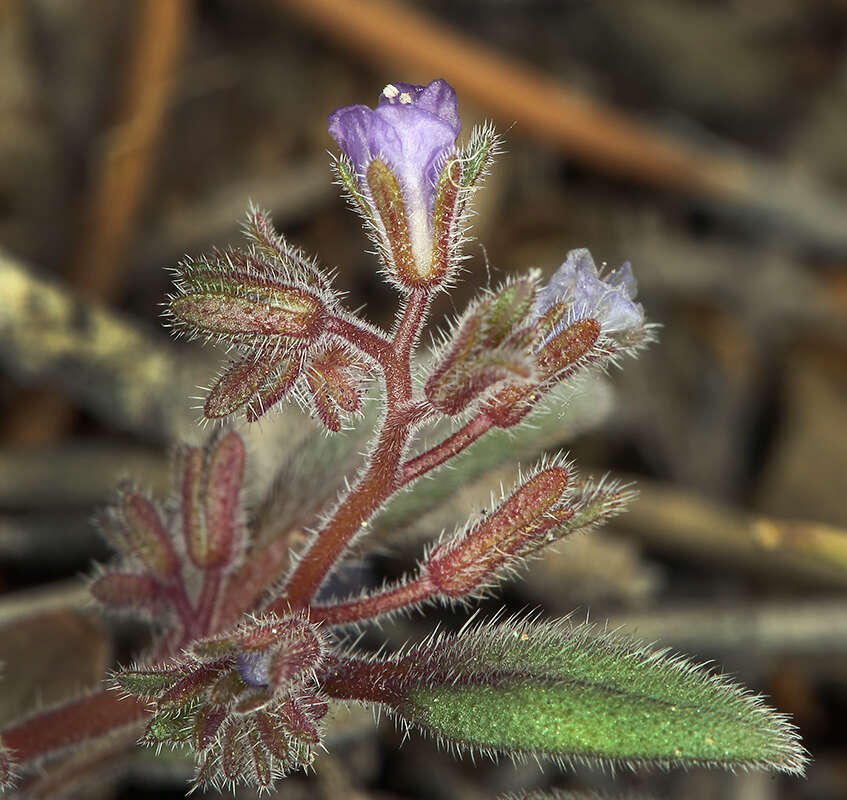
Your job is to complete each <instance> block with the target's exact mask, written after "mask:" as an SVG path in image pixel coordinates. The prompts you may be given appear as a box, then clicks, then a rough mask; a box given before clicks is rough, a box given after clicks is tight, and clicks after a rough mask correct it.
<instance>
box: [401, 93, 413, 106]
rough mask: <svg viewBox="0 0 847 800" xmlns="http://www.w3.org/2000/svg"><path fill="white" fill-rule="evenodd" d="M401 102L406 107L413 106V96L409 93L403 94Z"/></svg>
mask: <svg viewBox="0 0 847 800" xmlns="http://www.w3.org/2000/svg"><path fill="white" fill-rule="evenodd" d="M400 102H401V103H402V104H403V105H404V106H408V105H411V103H412V95H411V94H409V92H403V94H401V95H400Z"/></svg>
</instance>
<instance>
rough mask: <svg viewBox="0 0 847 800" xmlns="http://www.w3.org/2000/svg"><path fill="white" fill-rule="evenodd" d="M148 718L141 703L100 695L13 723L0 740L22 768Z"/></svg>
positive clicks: (146, 711) (136, 700) (126, 698)
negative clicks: (31, 762)
mask: <svg viewBox="0 0 847 800" xmlns="http://www.w3.org/2000/svg"><path fill="white" fill-rule="evenodd" d="M148 714H149V711H148V710H147V706H146V705H145V703H144V702H143V701H142V700H138V699H137V698H135V697H121V696H119V695H118V694H116V693H115V692H108V691H101V692H98V693H97V694H91V695H87V696H85V697H81V698H79V699H77V700H73V701H71V702H69V703H65V704H64V705H62V706H59V707H58V708H53V709H49V710H47V711H42V712H41V713H39V714H36V715H34V716H32V717H29V718H28V719H25V720H23V721H21V722H17V723H15V724H14V725H12V726H11V727H9V728H6V729H5V730H4V731H3V732H2V739H3V743H4V744H5V745H6V746H7V747H8V748H9V749H10V750H12V751H13V754H14V758H15V761H17V762H18V763H19V764H26V763H27V762H29V761H32V760H33V759H37V758H42V757H44V756H47V755H51V754H52V753H55V752H57V751H60V750H63V749H65V748H68V747H71V746H72V745H79V744H80V743H82V742H84V741H86V740H87V739H93V738H95V737H98V736H103V735H105V734H107V733H110V732H112V731H114V730H115V729H116V728H122V727H124V726H127V725H132V724H133V723H135V722H138V721H139V720H141V719H143V718H144V717H145V716H146V715H148Z"/></svg>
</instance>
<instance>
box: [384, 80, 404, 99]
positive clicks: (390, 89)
mask: <svg viewBox="0 0 847 800" xmlns="http://www.w3.org/2000/svg"><path fill="white" fill-rule="evenodd" d="M382 93H383V94H384V95H385V96H386V97H387V98H388V99H389V100H393V99H394V98H395V97H397V95H398V94H400V90H399V89H398V88H397V87H396V86H395V85H394V84H393V83H389V84H388V86H386V87H385V88H384V89H383V90H382Z"/></svg>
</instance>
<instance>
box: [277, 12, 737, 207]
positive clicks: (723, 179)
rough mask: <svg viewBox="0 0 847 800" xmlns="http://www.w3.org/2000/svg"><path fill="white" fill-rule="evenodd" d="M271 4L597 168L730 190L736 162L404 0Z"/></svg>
mask: <svg viewBox="0 0 847 800" xmlns="http://www.w3.org/2000/svg"><path fill="white" fill-rule="evenodd" d="M274 1H275V2H276V4H277V5H279V6H281V7H283V8H285V9H286V10H288V11H291V12H292V13H293V14H295V15H296V16H298V17H299V18H300V19H302V20H303V21H304V22H305V23H306V24H307V25H309V26H310V27H313V28H317V29H319V30H320V31H321V32H322V33H323V34H324V35H326V36H327V37H329V38H332V39H335V40H336V41H338V42H339V43H341V44H342V45H343V46H344V47H347V48H349V49H352V50H354V51H355V52H356V53H358V54H360V55H361V56H363V57H365V58H367V59H368V60H370V61H375V62H377V63H378V64H379V65H380V66H384V65H385V64H386V63H389V64H391V65H396V66H398V67H402V68H403V70H404V71H406V72H408V71H410V70H411V71H413V72H419V73H422V74H426V75H431V76H433V77H437V76H441V77H444V78H446V79H447V80H448V81H449V82H450V83H451V84H452V85H453V86H454V87H455V88H456V90H457V91H458V92H459V93H460V95H462V96H466V97H470V98H473V99H474V100H475V101H476V102H477V103H479V104H480V105H483V106H484V107H485V108H486V110H490V111H491V112H492V113H493V114H494V115H496V116H497V117H499V118H500V119H501V120H502V121H503V122H504V123H505V124H511V123H512V122H516V123H517V124H518V125H519V126H520V129H521V130H525V131H528V132H530V133H533V134H535V135H537V136H539V137H540V138H542V139H544V140H545V141H548V142H551V143H553V144H555V145H557V146H560V147H563V148H564V149H565V150H566V151H567V152H569V153H571V154H573V155H574V156H575V157H576V158H579V159H580V160H583V161H585V162H587V163H589V164H591V165H592V166H594V167H596V168H598V169H600V170H602V171H603V172H607V173H608V172H612V173H614V174H615V175H619V176H625V177H628V178H635V179H638V180H643V181H645V182H647V183H652V184H656V185H658V186H662V187H665V188H673V189H682V190H685V191H687V192H691V191H693V192H695V193H705V194H709V195H725V194H726V193H727V192H728V191H731V192H732V191H734V185H735V181H736V176H735V174H734V172H735V168H736V166H737V165H734V164H732V163H731V162H727V161H725V160H723V159H716V158H714V157H711V156H709V155H707V154H704V153H700V152H695V151H693V150H691V149H689V148H686V147H684V146H682V145H680V144H679V143H677V142H674V141H672V140H671V139H670V138H669V137H667V136H664V135H662V134H661V133H659V132H658V131H656V130H655V129H652V128H650V127H649V126H647V125H642V124H640V123H638V122H636V121H635V120H634V119H632V118H631V117H629V116H627V115H625V114H622V113H620V112H618V111H616V110H614V109H612V108H610V107H607V106H605V105H603V104H601V103H598V102H596V101H594V100H592V99H590V98H589V97H586V96H585V95H583V94H581V93H579V92H577V91H576V90H574V89H570V88H568V87H566V86H563V85H562V84H561V83H559V82H558V81H556V80H554V79H552V78H550V77H547V76H546V75H544V74H542V73H540V72H538V71H537V70H533V69H531V68H529V67H526V66H524V65H523V64H520V63H519V62H517V61H514V60H509V59H507V58H504V57H503V56H502V55H501V54H499V53H496V52H495V51H493V50H491V49H490V48H488V47H485V46H484V45H481V44H479V43H477V42H476V41H474V40H472V39H470V38H468V37H466V36H463V35H461V34H459V33H456V32H454V31H453V30H451V29H450V28H448V27H447V26H445V25H441V24H439V23H437V22H435V21H433V20H431V19H428V18H427V17H425V16H424V15H422V14H418V13H417V12H415V11H413V10H412V8H410V7H406V6H404V5H401V4H399V3H395V2H390V0H274ZM410 5H412V4H410Z"/></svg>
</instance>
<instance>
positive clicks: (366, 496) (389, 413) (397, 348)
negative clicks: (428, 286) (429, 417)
mask: <svg viewBox="0 0 847 800" xmlns="http://www.w3.org/2000/svg"><path fill="white" fill-rule="evenodd" d="M428 307H429V295H428V294H427V293H426V292H424V291H422V290H420V291H416V292H412V294H410V295H409V297H408V299H407V301H406V304H405V306H404V308H403V310H402V312H401V313H400V315H399V318H398V322H397V325H396V327H395V330H394V334H393V336H392V339H391V345H390V347H387V348H385V347H384V346H382V345H380V349H379V350H378V351H376V350H375V353H374V358H377V355H378V356H379V358H378V363H379V365H380V368H381V369H382V372H383V377H384V380H385V404H386V413H385V417H384V418H383V421H382V425H381V427H380V429H379V432H378V433H377V442H376V446H375V448H374V451H373V456H372V457H371V463H370V466H369V467H368V468H367V470H366V471H365V472H364V474H363V475H362V476H361V478H360V479H359V481H358V482H357V483H356V485H355V486H354V487H353V488H352V489H351V491H350V492H349V494H348V495H347V496H346V497H345V498H344V499H343V500H342V502H341V503H339V504H338V506H337V508H336V509H335V511H334V513H333V514H332V515H331V516H330V518H329V519H328V520H327V522H326V524H325V525H324V526H323V527H322V528H321V529H320V530H319V531H318V533H317V535H316V536H315V538H314V539H313V540H312V542H311V544H310V545H309V547H308V549H307V551H306V552H305V553H304V554H303V556H302V557H301V559H300V561H299V562H298V564H297V566H296V567H295V568H294V570H293V572H292V573H291V575H290V576H289V578H288V581H287V583H286V586H285V590H284V591H283V594H282V596H281V597H279V598H278V599H277V600H276V601H275V602H274V603H273V604H272V605H271V606H270V607H269V608H268V610H269V611H272V612H275V613H286V612H288V611H289V610H298V609H302V608H306V607H307V606H308V605H309V602H310V601H311V599H312V598H313V597H314V595H315V593H316V592H317V590H318V589H319V588H320V585H321V583H322V582H323V580H324V578H325V577H326V575H327V573H328V572H329V571H330V570H331V569H332V567H333V565H334V564H335V563H336V561H338V559H339V558H340V557H341V555H342V554H343V553H344V551H345V550H346V548H347V546H348V544H349V543H350V541H351V540H352V539H353V537H354V536H355V535H356V534H357V533H358V532H359V531H360V530H361V529H362V528H363V527H364V526H365V525H367V522H368V520H369V519H370V518H371V517H372V516H373V514H374V513H375V512H376V511H377V510H378V509H379V508H380V506H381V505H382V504H383V503H384V502H385V501H386V500H387V499H388V498H389V497H390V496H391V495H392V494H393V493H394V492H395V491H397V489H398V488H399V486H400V484H399V483H398V474H399V466H400V462H401V459H402V457H403V453H404V452H405V450H406V447H407V445H408V443H409V438H410V436H411V433H412V427H413V424H414V423H415V421H416V420H417V416H416V415H418V414H419V409H418V407H417V405H416V404H414V403H413V402H412V375H411V354H412V349H413V348H414V345H415V343H416V342H417V339H418V337H419V336H420V332H421V329H422V328H423V324H424V322H425V320H426V312H427V309H428ZM341 322H343V320H341ZM355 329H356V331H358V332H360V333H361V332H362V330H363V329H360V328H359V327H358V326H356V327H355ZM375 339H376V340H377V341H381V340H380V339H379V337H378V336H375Z"/></svg>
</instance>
